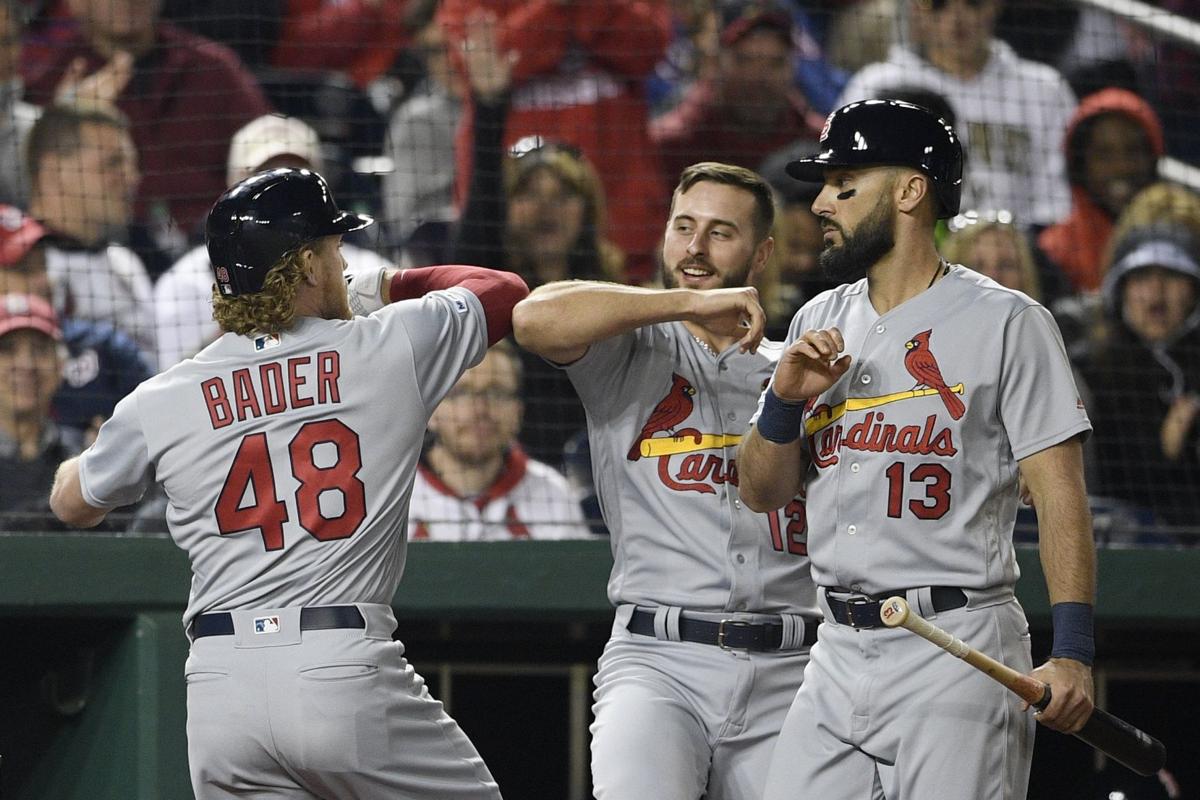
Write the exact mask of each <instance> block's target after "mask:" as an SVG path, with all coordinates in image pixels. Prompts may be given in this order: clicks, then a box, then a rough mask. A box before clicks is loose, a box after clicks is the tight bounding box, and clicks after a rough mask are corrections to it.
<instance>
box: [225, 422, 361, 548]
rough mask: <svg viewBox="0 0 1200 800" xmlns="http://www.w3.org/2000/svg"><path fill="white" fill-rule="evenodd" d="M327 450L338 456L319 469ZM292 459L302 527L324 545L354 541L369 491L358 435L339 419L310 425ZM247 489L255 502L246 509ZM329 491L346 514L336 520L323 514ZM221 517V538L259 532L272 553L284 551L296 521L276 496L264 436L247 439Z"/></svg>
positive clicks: (229, 478) (291, 449)
mask: <svg viewBox="0 0 1200 800" xmlns="http://www.w3.org/2000/svg"><path fill="white" fill-rule="evenodd" d="M322 444H330V445H332V446H333V448H334V450H335V452H336V454H337V455H336V457H335V458H334V459H333V461H332V463H331V464H329V465H328V466H317V464H316V460H315V455H314V451H315V450H316V448H317V447H318V446H319V445H322ZM288 457H289V461H290V462H291V464H290V466H291V471H292V475H293V477H295V478H296V480H297V481H299V482H300V486H299V487H298V488H297V489H296V496H295V505H296V509H297V510H298V511H299V521H300V527H302V528H304V530H306V531H308V533H309V534H311V535H312V536H313V537H314V538H316V539H318V540H319V541H322V542H327V541H331V540H333V539H345V538H347V537H350V536H353V535H354V532H355V531H356V530H357V529H358V526H359V525H361V524H362V521H363V520H364V519H365V518H366V516H367V500H366V487H365V486H364V485H363V482H362V481H361V480H359V479H358V471H359V470H360V469H362V451H361V450H360V449H359V446H358V434H357V433H355V432H354V431H353V430H351V429H350V428H348V427H346V425H345V424H344V423H343V422H342V421H341V420H337V419H324V420H320V421H318V422H308V423H305V424H304V425H302V426H300V430H299V431H297V432H296V435H295V436H293V437H292V441H291V442H290V443H289V444H288ZM247 489H250V491H251V493H252V494H253V498H254V499H253V502H252V503H251V504H247V505H243V501H244V499H245V497H246V490H247ZM328 491H336V492H339V493H340V494H341V497H342V511H341V513H340V514H337V515H335V516H332V517H326V516H325V514H324V512H323V511H322V510H321V495H322V494H323V493H325V492H328ZM216 515H217V529H218V530H220V531H221V535H222V536H227V535H229V534H233V533H244V532H245V531H249V530H254V529H258V530H259V531H261V532H262V538H263V546H265V547H266V549H267V550H280V549H282V548H283V523H285V522H287V521H288V520H289V519H290V518H291V517H290V516H289V514H288V506H287V503H285V502H284V501H283V500H280V499H279V495H278V493H277V492H276V490H275V470H274V468H273V467H272V466H271V451H270V450H269V449H268V447H267V435H266V434H265V433H251V434H247V435H246V436H244V437H242V441H241V444H239V445H238V450H237V455H235V456H234V457H233V464H232V465H231V466H230V468H229V474H228V475H226V476H225V485H224V486H222V487H221V494H220V496H219V497H218V498H217V508H216Z"/></svg>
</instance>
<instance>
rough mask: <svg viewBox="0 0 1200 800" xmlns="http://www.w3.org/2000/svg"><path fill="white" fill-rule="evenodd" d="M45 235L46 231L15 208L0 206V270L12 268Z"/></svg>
mask: <svg viewBox="0 0 1200 800" xmlns="http://www.w3.org/2000/svg"><path fill="white" fill-rule="evenodd" d="M45 235H46V229H45V228H43V227H42V225H41V223H39V222H38V221H37V220H35V219H34V218H33V217H30V216H28V215H27V214H25V213H24V212H23V211H21V209H19V208H17V207H16V206H7V205H2V204H0V268H2V267H11V266H14V265H15V264H16V263H17V262H18V261H20V260H21V259H22V258H24V257H25V254H26V253H28V252H29V251H30V250H31V249H32V248H33V246H34V245H35V244H37V243H38V242H39V241H41V239H42V237H43V236H45Z"/></svg>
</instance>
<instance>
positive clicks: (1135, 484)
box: [1083, 237, 1200, 525]
mask: <svg viewBox="0 0 1200 800" xmlns="http://www.w3.org/2000/svg"><path fill="white" fill-rule="evenodd" d="M1150 266H1157V267H1161V268H1165V269H1168V270H1171V271H1172V272H1176V273H1179V274H1181V275H1185V276H1187V277H1189V278H1191V279H1192V280H1193V281H1195V282H1196V286H1197V297H1200V265H1198V264H1197V262H1196V260H1195V258H1194V257H1193V256H1192V255H1191V254H1189V253H1188V252H1187V250H1186V249H1185V248H1184V247H1182V246H1181V245H1180V243H1178V242H1176V241H1174V240H1172V239H1171V238H1170V237H1164V238H1148V239H1146V240H1145V241H1143V242H1142V243H1140V244H1138V245H1136V246H1134V247H1132V248H1131V249H1128V250H1127V251H1126V254H1125V255H1124V256H1123V257H1122V258H1120V259H1118V260H1117V262H1116V263H1115V264H1114V265H1113V267H1112V269H1111V270H1109V273H1108V274H1107V275H1106V276H1105V279H1104V283H1103V289H1102V296H1103V299H1104V306H1105V310H1106V312H1107V314H1108V318H1109V322H1110V325H1111V327H1112V335H1111V336H1110V337H1109V339H1108V341H1107V342H1106V343H1105V344H1104V346H1103V347H1102V348H1101V349H1099V350H1098V351H1096V352H1094V353H1093V354H1092V355H1091V358H1089V360H1088V361H1087V363H1086V364H1085V365H1084V369H1083V374H1084V376H1085V380H1086V381H1087V384H1088V386H1089V388H1090V389H1091V393H1092V402H1091V403H1090V405H1089V409H1088V414H1089V416H1090V417H1091V419H1092V424H1093V426H1094V430H1095V434H1094V442H1095V446H1096V456H1097V460H1098V466H1099V472H1100V478H1101V485H1100V486H1099V487H1097V489H1098V491H1096V492H1095V493H1096V494H1102V495H1106V496H1109V497H1117V498H1121V499H1123V500H1126V501H1128V502H1130V503H1133V504H1135V505H1138V506H1141V507H1144V508H1147V509H1149V510H1151V511H1153V512H1154V516H1155V518H1156V520H1157V521H1158V522H1159V523H1165V524H1172V525H1194V524H1196V520H1198V519H1200V491H1197V490H1198V489H1200V453H1198V451H1197V442H1198V439H1200V437H1198V434H1200V421H1198V422H1197V423H1196V424H1193V427H1192V431H1191V433H1190V435H1189V439H1188V443H1187V446H1186V447H1185V448H1184V451H1183V454H1182V455H1181V456H1180V458H1179V460H1177V461H1169V460H1168V459H1167V458H1166V456H1164V455H1163V452H1162V445H1161V431H1162V424H1163V420H1164V419H1165V418H1166V415H1167V412H1168V411H1169V410H1170V408H1171V405H1172V403H1173V402H1174V401H1175V399H1176V398H1178V397H1181V396H1184V395H1188V394H1193V395H1194V394H1198V393H1200V302H1198V303H1197V307H1196V308H1194V309H1193V310H1192V312H1191V314H1190V315H1189V316H1188V317H1187V319H1185V320H1184V321H1183V323H1182V324H1181V325H1180V326H1179V329H1178V330H1176V331H1175V333H1174V335H1173V336H1172V337H1171V338H1170V339H1168V340H1167V341H1164V342H1156V343H1149V342H1146V341H1144V340H1142V339H1141V337H1139V336H1138V335H1137V334H1136V333H1135V332H1134V331H1133V329H1131V328H1130V327H1129V325H1128V324H1126V322H1125V319H1124V314H1123V309H1122V297H1121V295H1122V287H1123V285H1124V283H1125V280H1126V278H1128V277H1129V275H1131V274H1132V273H1134V272H1136V271H1138V270H1141V269H1145V268H1146V267H1150Z"/></svg>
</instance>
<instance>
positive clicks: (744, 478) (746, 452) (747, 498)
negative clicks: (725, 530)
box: [737, 427, 805, 512]
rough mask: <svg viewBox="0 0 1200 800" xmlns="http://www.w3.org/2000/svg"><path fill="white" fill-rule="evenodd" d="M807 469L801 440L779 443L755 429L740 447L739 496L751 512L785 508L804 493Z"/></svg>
mask: <svg viewBox="0 0 1200 800" xmlns="http://www.w3.org/2000/svg"><path fill="white" fill-rule="evenodd" d="M804 468H805V462H804V453H803V450H802V448H801V446H800V440H798V439H797V440H796V441H794V442H789V443H788V444H776V443H775V442H771V441H768V440H767V439H764V438H763V437H762V436H761V435H760V434H759V432H758V428H754V427H752V428H751V429H750V432H749V433H748V434H747V435H746V436H745V437H743V438H742V443H741V445H739V446H738V453H737V473H738V494H739V495H741V498H742V502H743V503H745V504H746V508H749V509H750V510H751V511H760V512H763V511H774V510H775V509H777V508H782V507H783V506H784V505H786V504H787V503H788V501H790V500H791V499H792V498H793V497H795V496H796V494H797V493H798V492H799V491H800V484H801V481H802V480H803V478H804Z"/></svg>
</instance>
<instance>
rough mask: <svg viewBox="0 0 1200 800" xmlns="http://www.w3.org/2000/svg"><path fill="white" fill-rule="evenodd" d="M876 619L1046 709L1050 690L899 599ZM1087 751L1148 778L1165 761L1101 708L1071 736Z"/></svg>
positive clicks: (1154, 743) (1148, 739) (1155, 745)
mask: <svg viewBox="0 0 1200 800" xmlns="http://www.w3.org/2000/svg"><path fill="white" fill-rule="evenodd" d="M879 618H880V619H882V620H883V624H884V625H887V626H888V627H889V628H905V629H906V630H909V631H912V632H913V633H915V634H916V635H918V636H920V637H921V638H922V639H927V640H928V641H930V642H933V643H934V644H936V645H937V646H938V647H940V648H942V649H943V650H945V651H946V652H947V653H950V654H951V655H953V656H956V657H957V658H961V659H962V660H963V661H966V662H967V663H968V664H970V665H971V666H972V667H974V668H975V669H977V670H979V671H980V672H982V673H984V674H985V675H987V676H989V677H990V678H992V679H993V680H996V681H998V682H999V683H1000V684H1002V685H1003V686H1006V687H1007V688H1008V689H1010V690H1011V691H1012V692H1014V693H1015V694H1016V695H1017V696H1018V697H1020V698H1021V699H1022V700H1024V701H1025V702H1027V703H1029V704H1030V705H1032V706H1033V707H1034V708H1037V709H1038V710H1041V709H1044V708H1045V707H1046V706H1048V705H1050V699H1051V694H1050V687H1049V686H1047V685H1046V684H1044V683H1042V682H1041V681H1039V680H1037V679H1035V678H1031V677H1030V676H1028V675H1026V674H1024V673H1023V672H1018V671H1017V670H1015V669H1013V668H1012V667H1010V666H1008V665H1007V664H1002V663H1000V662H999V661H997V660H996V659H994V658H992V657H991V656H989V655H987V654H985V653H981V652H979V651H978V650H976V649H975V648H973V647H971V646H970V645H968V644H967V643H966V642H964V641H963V640H962V639H958V638H956V637H954V636H952V635H951V634H949V633H948V632H946V631H944V630H942V629H941V628H939V627H938V626H936V625H934V624H933V623H932V622H930V621H929V620H927V619H925V618H923V617H922V616H920V615H919V614H914V613H913V612H912V610H911V609H910V608H909V606H908V603H907V602H906V601H905V600H904V598H903V597H889V598H888V599H887V600H885V601H883V605H882V606H880V608H879ZM1074 735H1075V736H1076V737H1077V738H1079V739H1081V740H1083V741H1085V742H1087V743H1088V744H1090V745H1091V746H1092V747H1094V748H1096V749H1097V750H1099V751H1100V752H1102V753H1104V754H1105V755H1108V756H1110V757H1112V758H1113V759H1115V760H1116V761H1119V762H1120V763H1121V764H1124V765H1125V766H1126V767H1128V768H1129V769H1131V770H1133V771H1134V772H1136V773H1138V774H1139V775H1153V774H1154V773H1156V772H1158V771H1159V770H1160V769H1162V766H1163V764H1164V763H1165V762H1166V759H1167V751H1166V748H1165V747H1163V743H1162V742H1160V741H1159V740H1158V739H1155V738H1154V737H1153V736H1150V735H1149V734H1148V733H1146V732H1144V731H1142V730H1139V729H1138V728H1135V727H1134V726H1132V725H1130V724H1129V723H1128V722H1126V721H1125V720H1123V719H1120V718H1118V717H1114V716H1113V715H1112V714H1109V713H1108V712H1107V711H1105V710H1104V709H1102V708H1094V709H1093V710H1092V715H1091V716H1090V717H1088V721H1087V722H1085V723H1084V725H1083V728H1082V729H1080V730H1079V731H1078V732H1077V733H1075V734H1074Z"/></svg>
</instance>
